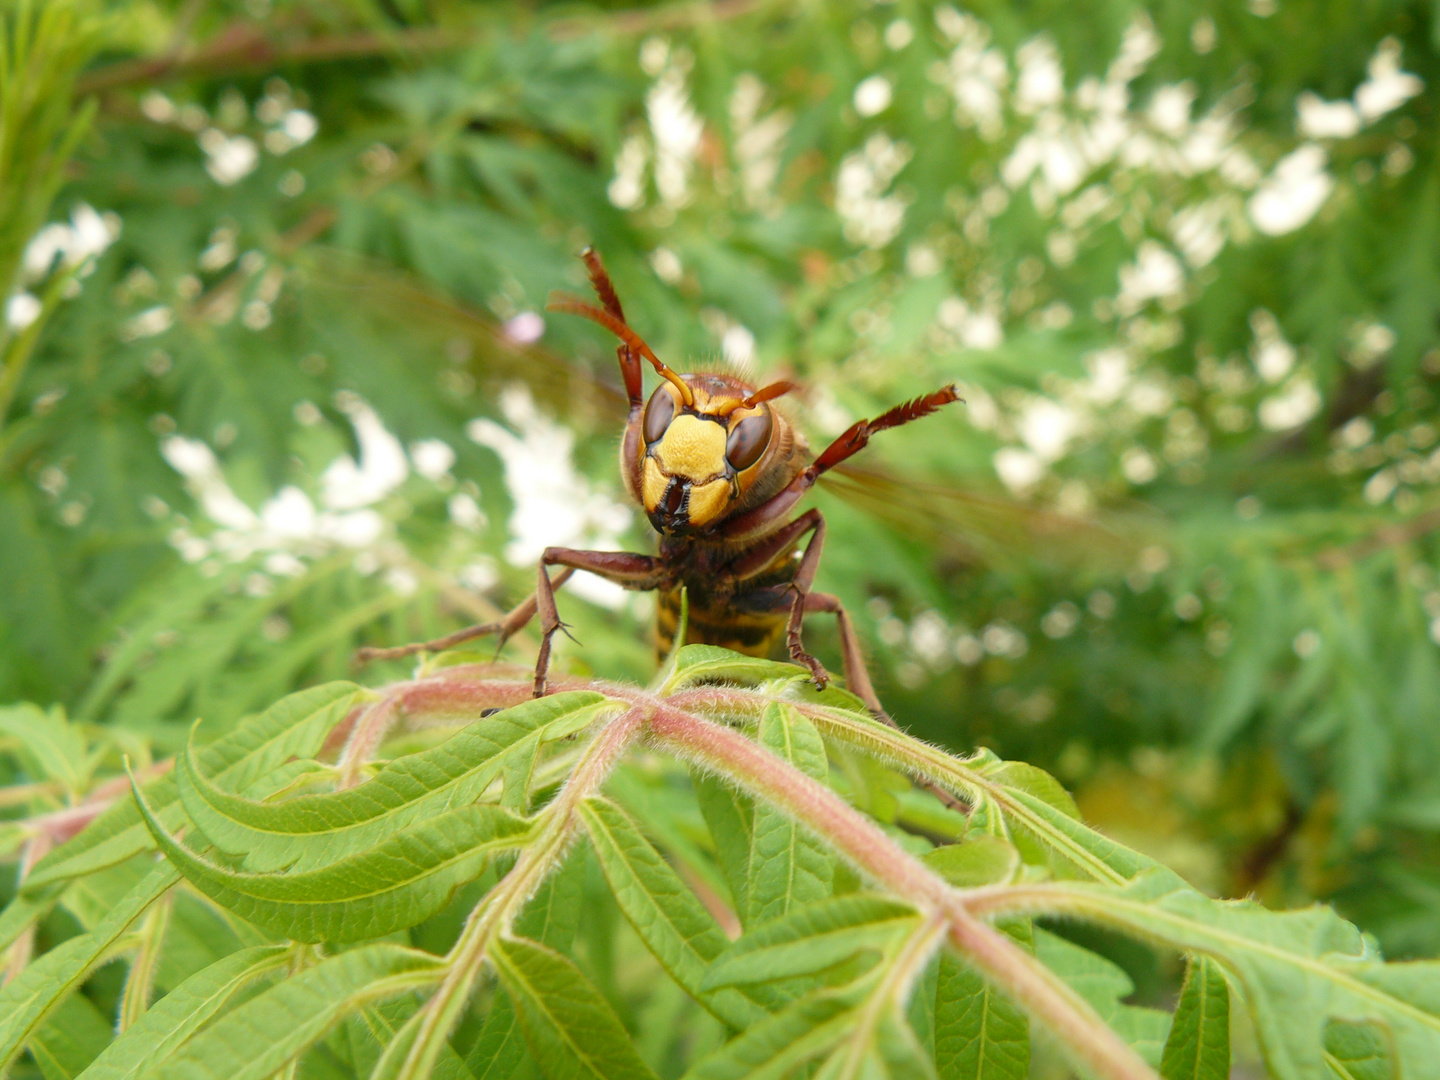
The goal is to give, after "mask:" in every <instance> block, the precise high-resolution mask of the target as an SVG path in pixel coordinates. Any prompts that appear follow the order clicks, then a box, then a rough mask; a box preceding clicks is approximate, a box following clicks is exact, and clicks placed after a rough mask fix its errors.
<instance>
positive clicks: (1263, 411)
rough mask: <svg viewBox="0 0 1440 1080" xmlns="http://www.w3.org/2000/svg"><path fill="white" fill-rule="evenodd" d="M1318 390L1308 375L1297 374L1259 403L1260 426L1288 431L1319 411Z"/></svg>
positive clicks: (1269, 429) (1272, 429)
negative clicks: (1275, 392) (1276, 391)
mask: <svg viewBox="0 0 1440 1080" xmlns="http://www.w3.org/2000/svg"><path fill="white" fill-rule="evenodd" d="M1322 404H1323V402H1322V400H1321V398H1320V391H1319V390H1317V389H1316V388H1315V382H1314V380H1312V379H1311V378H1310V377H1309V376H1308V375H1297V376H1295V378H1293V379H1291V380H1290V382H1289V383H1287V384H1286V386H1285V388H1284V389H1283V390H1281V391H1280V392H1279V393H1277V394H1272V395H1271V396H1270V397H1268V398H1266V399H1265V400H1264V401H1262V402H1261V403H1260V412H1259V416H1260V426H1261V427H1263V428H1265V429H1266V430H1268V431H1289V430H1291V429H1292V428H1297V427H1299V426H1300V425H1301V424H1303V423H1305V422H1306V421H1307V420H1309V419H1310V418H1311V417H1313V416H1314V415H1315V414H1316V413H1318V412H1319V411H1320V406H1321V405H1322Z"/></svg>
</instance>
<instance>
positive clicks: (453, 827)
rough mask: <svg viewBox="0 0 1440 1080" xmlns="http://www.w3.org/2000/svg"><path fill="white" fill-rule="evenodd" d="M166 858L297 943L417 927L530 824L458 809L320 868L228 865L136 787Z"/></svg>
mask: <svg viewBox="0 0 1440 1080" xmlns="http://www.w3.org/2000/svg"><path fill="white" fill-rule="evenodd" d="M136 799H137V800H139V801H140V807H141V812H142V813H143V814H144V815H145V821H146V824H147V825H149V827H150V829H151V831H152V833H153V835H154V836H155V839H156V842H157V843H158V844H159V845H160V849H161V851H163V852H164V853H165V857H166V858H167V859H169V860H170V861H171V862H172V863H174V864H175V865H176V867H178V868H179V870H180V872H181V873H182V874H184V875H185V877H186V878H187V879H188V880H189V881H190V882H191V883H192V884H193V885H195V887H196V888H198V889H199V890H200V891H201V892H203V893H205V895H207V896H209V897H210V898H211V899H212V900H214V901H216V902H217V903H219V904H222V905H223V906H225V907H226V908H228V909H229V910H231V911H233V912H235V913H236V914H237V915H239V916H240V917H241V918H244V919H248V920H249V921H250V922H252V923H254V924H255V925H256V926H259V927H261V928H262V929H265V930H269V931H270V932H272V933H275V934H279V935H281V936H283V937H289V938H293V939H295V940H296V941H359V940H363V939H364V938H371V937H381V936H383V935H385V934H389V933H393V932H394V931H396V930H403V929H405V928H406V927H410V926H414V925H415V924H416V923H418V922H421V921H422V920H424V919H427V918H429V917H430V916H431V915H433V914H435V912H437V911H439V910H440V909H441V908H442V907H444V906H445V904H446V902H447V901H448V900H449V899H450V896H451V894H452V893H453V892H454V891H455V889H456V888H457V887H459V886H460V885H462V884H464V883H465V882H467V881H470V880H472V879H474V878H476V877H478V876H479V875H480V873H481V872H482V871H483V870H484V869H485V866H486V864H488V863H489V861H490V859H491V858H493V857H494V856H495V854H496V853H497V852H500V851H506V850H513V849H514V848H516V847H517V846H520V844H521V843H522V842H523V837H524V835H525V832H526V829H527V825H526V823H525V821H524V820H523V819H521V818H517V817H515V816H514V815H512V814H510V813H509V812H508V811H505V810H502V809H500V808H499V807H496V806H484V805H481V806H462V807H458V808H456V809H454V810H451V811H449V812H448V813H445V814H442V815H440V816H439V817H436V818H430V819H428V820H424V821H420V822H417V823H415V824H414V825H412V826H410V828H408V829H405V830H403V831H402V832H399V833H396V834H395V835H394V836H391V837H390V838H389V839H387V840H385V841H383V842H381V843H380V844H379V845H377V846H376V847H374V848H371V849H369V850H368V851H361V852H358V853H357V854H354V855H351V856H349V857H347V858H345V859H342V860H340V861H338V862H335V863H331V864H330V865H328V866H325V867H322V868H321V869H318V870H308V871H305V872H302V873H277V874H252V873H246V872H243V871H236V870H230V869H227V868H226V867H224V866H221V865H220V864H218V863H215V862H212V861H210V860H208V859H206V858H204V857H202V856H200V855H196V854H195V853H193V852H192V851H190V849H189V848H187V847H185V846H184V845H183V844H181V843H180V842H179V841H177V840H175V839H173V838H172V837H171V836H170V834H169V833H168V832H166V831H165V828H164V826H163V825H162V824H161V823H160V822H159V821H157V820H156V818H155V816H154V814H153V813H152V812H151V810H150V809H149V807H148V806H146V804H145V802H144V800H143V797H142V796H141V795H140V794H139V792H138V790H137V792H136Z"/></svg>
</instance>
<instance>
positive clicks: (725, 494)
mask: <svg viewBox="0 0 1440 1080" xmlns="http://www.w3.org/2000/svg"><path fill="white" fill-rule="evenodd" d="M710 426H711V427H716V426H717V425H715V424H711V425H710ZM729 501H730V481H729V480H712V481H710V483H708V484H700V485H698V486H696V487H692V488H691V489H690V524H691V525H692V526H698V527H703V526H705V525H707V524H709V523H710V522H711V521H712V520H713V519H714V518H716V517H717V516H719V514H720V511H722V510H724V509H725V504H726V503H728V502H729Z"/></svg>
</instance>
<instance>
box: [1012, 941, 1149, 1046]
mask: <svg viewBox="0 0 1440 1080" xmlns="http://www.w3.org/2000/svg"><path fill="white" fill-rule="evenodd" d="M1035 955H1036V957H1037V958H1038V959H1039V960H1040V962H1041V963H1042V964H1044V965H1045V966H1046V967H1048V968H1049V969H1050V970H1051V971H1053V972H1054V973H1055V974H1056V975H1058V976H1060V978H1061V979H1063V980H1064V981H1065V982H1066V983H1068V984H1069V985H1070V987H1071V989H1073V990H1074V991H1075V992H1076V993H1077V994H1079V995H1080V996H1081V997H1082V998H1084V999H1085V1000H1086V1001H1088V1002H1089V1003H1090V1005H1091V1006H1092V1007H1093V1008H1094V1009H1095V1011H1096V1012H1097V1013H1099V1014H1100V1019H1102V1020H1104V1021H1105V1023H1107V1024H1108V1025H1110V1027H1112V1028H1114V1029H1115V1032H1116V1034H1118V1035H1119V1036H1120V1037H1121V1038H1122V1039H1124V1040H1125V1041H1126V1042H1127V1043H1129V1044H1130V1045H1131V1046H1132V1047H1134V1048H1135V1052H1136V1053H1138V1054H1139V1055H1140V1056H1141V1057H1142V1058H1144V1059H1145V1060H1146V1061H1148V1062H1149V1063H1150V1064H1151V1065H1159V1064H1160V1056H1161V1053H1162V1051H1163V1050H1164V1047H1165V1034H1166V1032H1167V1031H1168V1030H1169V1029H1170V1016H1169V1014H1168V1013H1164V1012H1161V1011H1160V1010H1159V1009H1146V1008H1142V1007H1141V1006H1138V1005H1126V1004H1125V1002H1124V999H1125V998H1127V997H1129V996H1130V994H1132V993H1133V992H1134V990H1135V984H1134V983H1133V982H1131V981H1130V976H1128V975H1126V974H1125V972H1124V971H1123V970H1122V969H1121V968H1119V967H1117V966H1116V965H1115V964H1112V963H1111V962H1110V961H1109V960H1106V959H1105V958H1104V957H1103V956H1097V955H1096V954H1095V953H1093V952H1091V951H1090V950H1089V949H1082V948H1081V947H1080V946H1079V945H1076V944H1073V943H1072V942H1069V941H1066V940H1065V939H1064V938H1062V937H1059V936H1058V935H1056V934H1052V933H1050V932H1049V931H1046V930H1039V929H1037V930H1035Z"/></svg>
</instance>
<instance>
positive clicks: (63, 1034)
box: [30, 994, 115, 1080]
mask: <svg viewBox="0 0 1440 1080" xmlns="http://www.w3.org/2000/svg"><path fill="white" fill-rule="evenodd" d="M114 1034H115V1032H114V1030H113V1029H112V1027H111V1025H110V1022H109V1021H108V1020H106V1019H105V1017H104V1016H102V1015H101V1014H100V1010H99V1009H97V1008H96V1007H95V1006H94V1005H93V1004H91V1002H90V999H89V998H87V997H86V996H85V995H84V994H71V995H70V996H69V997H67V998H66V999H65V1000H64V1001H62V1002H61V1003H60V1004H59V1005H58V1006H57V1007H56V1009H55V1011H54V1012H52V1013H51V1014H50V1015H49V1017H47V1018H46V1020H45V1023H44V1024H42V1025H41V1027H40V1030H39V1031H38V1032H36V1033H35V1036H34V1037H33V1038H32V1039H31V1040H30V1056H31V1057H33V1058H34V1059H35V1064H36V1065H38V1066H40V1071H41V1072H42V1073H43V1074H44V1075H45V1080H72V1078H73V1077H76V1076H79V1075H80V1074H81V1073H82V1072H83V1071H84V1069H85V1067H86V1066H87V1065H89V1064H90V1063H91V1062H92V1061H94V1060H95V1058H96V1056H97V1055H98V1054H99V1053H100V1052H101V1051H102V1050H104V1049H105V1047H106V1045H107V1044H108V1043H109V1042H110V1040H111V1038H112V1037H113V1036H114Z"/></svg>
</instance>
